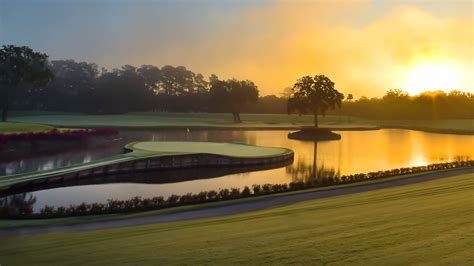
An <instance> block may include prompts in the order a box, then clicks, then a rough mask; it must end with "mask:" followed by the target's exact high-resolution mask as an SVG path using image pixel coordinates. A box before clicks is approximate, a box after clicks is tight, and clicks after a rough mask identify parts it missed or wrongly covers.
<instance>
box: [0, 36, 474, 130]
mask: <svg viewBox="0 0 474 266" xmlns="http://www.w3.org/2000/svg"><path fill="white" fill-rule="evenodd" d="M344 99H345V100H344ZM472 106H474V97H473V94H471V93H467V92H460V91H453V92H450V93H445V92H442V91H438V92H427V93H423V94H420V95H417V96H409V95H408V94H407V93H406V92H403V91H401V90H389V91H388V92H387V93H386V95H385V96H383V97H381V98H370V99H369V98H367V97H361V98H360V99H358V100H353V96H352V95H351V94H348V95H347V97H344V95H343V94H342V93H340V92H339V91H337V90H335V89H334V82H332V81H331V80H330V79H329V78H327V77H325V76H324V75H316V76H314V77H310V76H304V77H302V78H300V79H298V80H297V81H296V83H295V84H294V85H293V86H292V87H291V88H288V89H285V90H284V93H282V94H281V95H279V96H276V95H269V96H263V97H262V96H260V95H259V90H258V87H257V85H256V84H255V83H254V82H252V81H250V80H237V79H227V80H223V79H219V78H218V76H216V75H214V74H213V75H211V76H210V77H208V78H205V77H204V76H203V75H202V74H199V73H195V72H193V71H191V70H189V69H187V68H186V67H184V66H170V65H166V66H163V67H161V68H160V67H157V66H153V65H142V66H139V67H135V66H131V65H125V66H122V67H121V68H118V69H113V70H107V69H105V68H101V69H99V67H98V65H97V64H95V63H87V62H76V61H74V60H52V61H49V60H48V56H47V55H46V54H43V53H38V52H35V51H33V50H32V49H31V48H29V47H25V46H23V47H18V46H13V45H7V46H3V47H2V49H0V109H1V110H2V120H3V121H5V120H6V118H7V114H8V111H9V110H15V109H16V110H46V111H65V112H81V113H89V114H118V113H126V112H137V111H138V112H140V111H156V112H228V113H231V114H232V115H233V119H234V122H236V123H239V122H241V119H240V113H241V112H245V113H276V114H286V113H290V112H294V113H298V114H312V115H315V114H319V115H324V114H326V113H327V114H333V115H334V114H336V115H347V116H356V117H361V118H369V119H473V118H474V112H473V110H472V109H473V108H472ZM338 108H340V109H338ZM315 125H317V116H315Z"/></svg>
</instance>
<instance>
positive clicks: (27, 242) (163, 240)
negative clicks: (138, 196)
mask: <svg viewBox="0 0 474 266" xmlns="http://www.w3.org/2000/svg"><path fill="white" fill-rule="evenodd" d="M473 189H474V174H467V175H460V176H453V177H448V178H443V179H439V180H435V181H430V182H424V183H419V184H414V185H407V186H402V187H396V188H390V189H382V190H377V191H371V192H365V193H359V194H354V195H348V196H339V197H333V198H327V199H320V200H311V201H305V202H301V203H297V204H291V205H287V206H283V207H278V208H272V209H268V210H265V211H258V212H251V213H246V214H242V215H236V216H228V217H222V218H215V219H206V220H196V221H192V222H179V223H168V224H159V225H148V226H139V227H129V228H122V229H113V230H102V231H93V232H86V233H81V232H77V233H52V234H43V235H36V236H28V237H17V238H9V239H4V240H2V242H3V243H8V244H4V245H1V246H0V262H1V263H2V265H3V264H5V265H18V264H35V265H38V264H48V265H51V264H62V262H64V259H65V258H67V261H68V264H71V265H81V264H87V263H89V262H90V261H93V262H94V263H95V264H100V265H102V264H121V263H123V264H148V265H152V264H155V265H156V264H158V263H159V264H167V263H180V264H191V263H192V264H195V263H200V264H203V263H204V264H205V263H213V264H229V263H232V264H237V263H240V264H241V263H245V264H249V263H250V264H264V263H265V264H268V263H273V264H287V263H294V262H298V263H301V264H365V265H381V264H386V263H387V262H392V263H393V262H396V263H397V264H402V265H403V264H419V263H422V264H428V265H429V264H456V265H472V264H473V262H474V255H473V254H474V250H473V246H474V234H473V220H474V202H473V201H474V198H473V193H472V191H473ZM389 264H390V263H389Z"/></svg>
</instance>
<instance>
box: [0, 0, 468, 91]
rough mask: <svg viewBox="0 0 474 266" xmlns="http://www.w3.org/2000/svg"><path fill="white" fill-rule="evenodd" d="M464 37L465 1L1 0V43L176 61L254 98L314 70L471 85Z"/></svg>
mask: <svg viewBox="0 0 474 266" xmlns="http://www.w3.org/2000/svg"><path fill="white" fill-rule="evenodd" d="M473 39H474V1H472V0H418V1H417V0H415V1H408V0H407V1H402V0H400V1H399V0H372V1H370V0H354V1H348V0H347V1H346V0H334V1H331V0H314V1H311V0H293V1H291V0H286V1H269V0H262V1H249V0H243V1H242V0H241V1H237V0H212V1H211V0H187V1H184V0H175V1H172V0H169V1H152V0H0V44H1V45H4V44H14V45H27V46H30V47H31V48H33V49H34V50H37V51H41V52H45V53H47V54H48V55H49V56H50V59H51V60H55V59H74V60H76V61H87V62H95V63H97V64H99V66H100V67H106V68H108V69H112V68H118V67H120V66H122V65H125V64H131V65H135V66H140V65H142V64H152V65H156V66H159V67H161V66H164V65H183V66H186V67H187V68H188V69H191V70H192V71H194V72H195V73H202V74H203V75H205V76H209V75H210V74H216V75H217V76H219V77H220V78H222V79H227V78H238V79H250V80H252V81H254V82H255V83H256V84H257V85H258V87H259V89H260V91H261V94H262V95H268V94H276V95H278V94H280V93H281V92H282V91H283V90H284V88H286V87H290V86H292V85H293V84H294V83H295V81H296V80H297V79H298V78H300V77H302V76H304V75H316V74H324V75H326V76H328V77H329V78H331V80H333V81H334V82H335V84H336V88H337V89H338V90H340V91H342V92H343V93H345V94H348V93H352V94H353V95H354V96H355V97H360V96H368V97H379V96H382V95H383V94H384V93H385V92H386V91H387V90H389V89H394V88H399V89H403V90H407V91H408V92H410V93H413V94H414V93H416V92H419V91H421V90H422V89H423V90H425V89H426V90H428V89H429V90H434V89H444V90H450V89H460V90H464V91H469V92H474V63H473V62H474V43H473ZM420 87H423V88H420ZM425 87H426V88H425Z"/></svg>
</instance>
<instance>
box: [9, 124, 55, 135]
mask: <svg viewBox="0 0 474 266" xmlns="http://www.w3.org/2000/svg"><path fill="white" fill-rule="evenodd" d="M53 129H54V127H52V126H47V125H41V124H32V123H20V122H0V134H13V133H26V132H28V133H37V132H48V131H51V130H53Z"/></svg>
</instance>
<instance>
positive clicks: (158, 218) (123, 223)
mask: <svg viewBox="0 0 474 266" xmlns="http://www.w3.org/2000/svg"><path fill="white" fill-rule="evenodd" d="M469 173H474V167H470V168H463V169H452V170H448V171H443V172H438V173H427V174H421V175H419V176H416V177H410V178H405V179H397V180H387V181H386V182H381V183H375V184H365V185H359V186H353V187H340V188H337V187H335V188H332V189H328V190H324V191H313V192H307V193H299V194H294V195H286V196H279V197H271V198H264V199H261V200H256V201H252V202H244V203H237V204H232V205H228V206H219V207H209V208H203V209H196V210H188V211H181V212H176V213H170V214H161V215H154V216H143V217H132V218H124V219H117V220H110V221H97V222H90V223H82V224H74V225H58V226H37V227H20V228H9V229H0V237H9V236H21V235H31V234H40V233H49V232H77V231H91V230H101V229H110V228H119V227H127V226H137V225H145V224H156V223H166V222H176V221H187V220H193V219H201V218H210V217H216V216H223V215H232V214H239V213H243V212H249V211H257V210H262V209H265V208H269V207H274V206H278V205H283V204H288V203H294V202H300V201H305V200H312V199H320V198H327V197H333V196H340V195H346V194H353V193H359V192H365V191H370V190H377V189H383V188H390V187H397V186H403V185H408V184H415V183H420V182H425V181H430V180H434V179H439V178H443V177H448V176H455V175H461V174H469Z"/></svg>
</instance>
